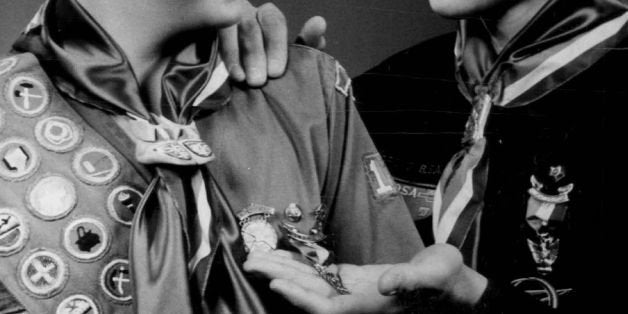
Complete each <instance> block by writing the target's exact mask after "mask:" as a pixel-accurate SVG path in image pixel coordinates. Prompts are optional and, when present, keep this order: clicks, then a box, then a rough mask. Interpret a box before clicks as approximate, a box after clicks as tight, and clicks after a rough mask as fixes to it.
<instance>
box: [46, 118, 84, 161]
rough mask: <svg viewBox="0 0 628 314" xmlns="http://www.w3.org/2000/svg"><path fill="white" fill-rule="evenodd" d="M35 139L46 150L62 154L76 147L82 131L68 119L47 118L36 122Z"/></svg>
mask: <svg viewBox="0 0 628 314" xmlns="http://www.w3.org/2000/svg"><path fill="white" fill-rule="evenodd" d="M35 137H36V138H37V141H38V142H39V144H41V146H43V147H45V148H46V149H48V150H51V151H54V152H59V153H64V152H68V151H71V150H72V149H74V148H76V146H78V144H79V143H80V142H81V139H82V130H81V129H80V128H79V127H78V126H77V125H76V124H75V123H74V122H72V121H71V120H70V119H68V118H63V117H49V118H45V119H43V120H41V121H39V122H37V125H36V126H35Z"/></svg>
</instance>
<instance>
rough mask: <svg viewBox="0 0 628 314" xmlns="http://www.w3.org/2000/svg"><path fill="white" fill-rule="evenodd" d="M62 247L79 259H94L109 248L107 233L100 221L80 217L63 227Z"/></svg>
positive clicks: (88, 260)
mask: <svg viewBox="0 0 628 314" xmlns="http://www.w3.org/2000/svg"><path fill="white" fill-rule="evenodd" d="M63 247H64V248H65V249H66V250H67V251H68V253H70V255H72V256H73V257H75V258H76V259H78V260H79V261H85V262H90V261H94V260H96V259H98V258H99V257H102V256H103V254H104V253H105V252H106V251H107V249H109V233H108V232H107V229H106V228H105V225H103V224H102V223H101V222H100V221H98V220H96V219H92V218H80V219H77V220H74V221H72V222H71V223H70V224H69V225H68V226H67V227H65V229H64V231H63Z"/></svg>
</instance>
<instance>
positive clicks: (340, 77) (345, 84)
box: [336, 61, 351, 97]
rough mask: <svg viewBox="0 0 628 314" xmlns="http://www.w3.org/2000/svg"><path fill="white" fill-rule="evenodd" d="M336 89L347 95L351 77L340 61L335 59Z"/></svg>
mask: <svg viewBox="0 0 628 314" xmlns="http://www.w3.org/2000/svg"><path fill="white" fill-rule="evenodd" d="M336 90H337V91H339V92H340V93H341V94H343V95H345V97H347V96H349V90H351V78H349V75H348V74H347V71H346V70H345V69H344V68H343V67H342V65H340V62H337V61H336Z"/></svg>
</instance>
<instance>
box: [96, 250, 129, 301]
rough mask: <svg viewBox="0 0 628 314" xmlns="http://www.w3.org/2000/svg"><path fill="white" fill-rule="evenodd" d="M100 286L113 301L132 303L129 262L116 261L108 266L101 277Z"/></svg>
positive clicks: (123, 260)
mask: <svg viewBox="0 0 628 314" xmlns="http://www.w3.org/2000/svg"><path fill="white" fill-rule="evenodd" d="M100 286H101V288H102V289H103V291H104V292H105V294H106V295H107V296H109V297H110V298H111V299H112V300H114V301H116V302H122V303H127V302H130V301H131V299H132V297H133V296H132V290H131V289H132V285H131V276H130V273H129V261H128V260H125V259H115V260H113V261H111V262H110V263H109V264H107V266H105V268H104V269H103V271H102V273H101V275H100Z"/></svg>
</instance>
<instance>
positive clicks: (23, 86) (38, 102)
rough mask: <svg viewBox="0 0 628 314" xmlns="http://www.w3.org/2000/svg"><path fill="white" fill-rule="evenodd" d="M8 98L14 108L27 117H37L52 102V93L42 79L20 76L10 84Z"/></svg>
mask: <svg viewBox="0 0 628 314" xmlns="http://www.w3.org/2000/svg"><path fill="white" fill-rule="evenodd" d="M7 92H8V93H9V94H8V95H7V98H8V99H9V102H10V103H11V105H12V107H13V109H14V110H15V111H16V112H17V113H18V114H20V115H22V116H25V117H35V116H38V115H40V114H41V113H43V112H44V111H45V110H46V108H47V107H48V104H49V103H50V95H49V94H48V91H46V87H44V84H42V83H41V82H40V81H38V80H36V79H34V78H31V77H27V76H18V77H16V78H14V79H12V80H11V82H10V83H9V86H8V90H7Z"/></svg>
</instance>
